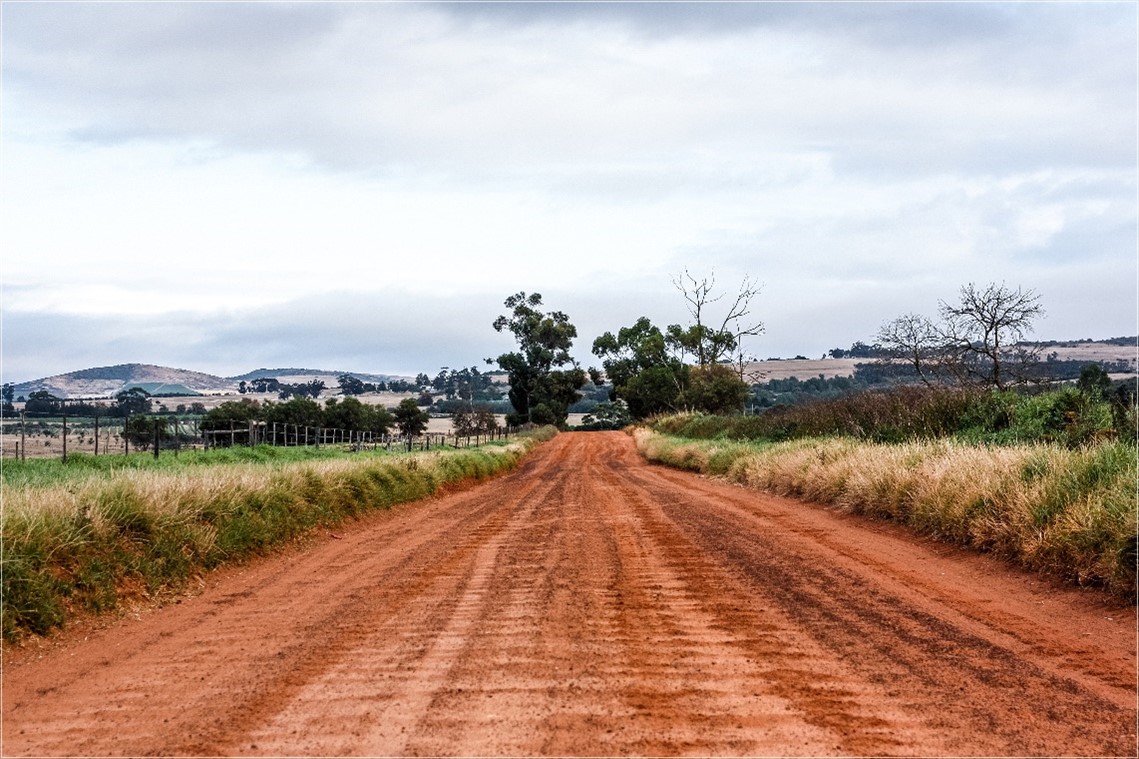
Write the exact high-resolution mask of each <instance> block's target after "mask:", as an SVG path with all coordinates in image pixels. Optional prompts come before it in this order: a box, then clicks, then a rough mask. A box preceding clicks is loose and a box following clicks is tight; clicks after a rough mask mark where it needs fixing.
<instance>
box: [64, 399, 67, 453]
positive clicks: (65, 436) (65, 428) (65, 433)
mask: <svg viewBox="0 0 1139 759" xmlns="http://www.w3.org/2000/svg"><path fill="white" fill-rule="evenodd" d="M63 460H64V461H67V412H66V411H64V412H63Z"/></svg>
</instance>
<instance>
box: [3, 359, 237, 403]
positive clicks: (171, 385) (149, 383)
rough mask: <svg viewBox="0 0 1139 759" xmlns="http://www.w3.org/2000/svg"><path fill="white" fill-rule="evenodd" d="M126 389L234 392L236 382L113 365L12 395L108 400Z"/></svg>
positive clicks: (19, 388) (20, 387) (22, 386)
mask: <svg viewBox="0 0 1139 759" xmlns="http://www.w3.org/2000/svg"><path fill="white" fill-rule="evenodd" d="M128 387H141V388H142V389H144V390H146V391H147V392H148V393H151V394H152V395H158V394H165V395H181V394H186V395H196V394H199V393H230V392H237V383H236V382H234V381H232V380H229V379H226V378H225V377H217V376H214V375H213V374H205V373H203V372H193V371H189V370H187V369H173V368H171V367H168V366H155V365H153V364H116V365H115V366H100V367H95V368H92V369H81V370H79V371H76V372H69V373H67V374H57V375H55V376H54V377H44V378H43V379H38V380H33V381H32V382H21V383H19V384H17V385H15V393H16V395H17V396H21V395H22V396H24V397H27V396H28V395H30V394H31V393H34V392H37V391H40V390H46V391H47V392H49V393H51V394H52V395H54V396H56V397H57V398H109V397H111V396H113V395H114V394H115V393H117V392H119V391H120V390H124V389H126V388H128ZM187 391H188V392H187Z"/></svg>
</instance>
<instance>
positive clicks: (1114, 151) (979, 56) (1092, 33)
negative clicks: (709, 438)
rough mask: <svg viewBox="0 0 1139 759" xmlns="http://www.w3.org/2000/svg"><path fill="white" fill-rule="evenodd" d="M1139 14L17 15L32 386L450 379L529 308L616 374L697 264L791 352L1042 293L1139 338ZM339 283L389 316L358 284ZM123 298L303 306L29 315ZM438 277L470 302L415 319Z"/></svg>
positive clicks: (456, 7) (3, 239)
mask: <svg viewBox="0 0 1139 759" xmlns="http://www.w3.org/2000/svg"><path fill="white" fill-rule="evenodd" d="M1137 10H1139V9H1137V8H1136V6H1135V5H1134V4H1123V3H1096V4H1090V3H1089V4H1079V3H1075V4H1073V3H994V4H977V3H911V4H903V3H865V4H862V3H837V4H836V3H723V4H719V3H699V4H697V3H692V4H688V3H661V4H640V3H555V4H543V3H475V4H464V3H444V4H427V3H425V4H399V3H391V4H389V3H377V4H371V3H299V4H293V3H248V4H242V3H224V4H216V3H79V4H57V3H42V4H37V3H20V4H15V5H10V6H6V7H5V10H4V21H5V24H4V29H3V43H4V68H3V72H2V75H3V86H4V95H5V114H4V116H5V118H4V124H3V129H4V137H5V150H6V164H7V165H6V171H7V174H8V177H9V178H8V179H6V180H3V181H5V182H6V186H5V188H4V190H5V192H6V193H8V196H9V197H13V198H16V199H17V200H20V198H21V197H28V195H27V193H29V192H31V191H32V190H33V189H34V191H35V192H36V193H38V194H37V195H36V197H37V198H41V201H40V205H39V206H38V208H36V209H26V208H25V209H24V210H25V211H38V212H36V213H32V212H28V213H23V214H13V215H11V216H9V218H8V219H6V224H5V226H6V227H7V228H6V229H5V230H0V244H2V245H3V246H4V248H5V251H6V254H7V255H10V256H12V258H10V259H9V263H8V265H7V266H8V268H7V276H6V277H5V279H6V280H7V281H5V282H4V287H5V290H6V293H7V295H8V296H9V300H8V303H7V304H6V305H5V307H4V338H5V346H4V360H5V368H4V372H5V374H6V375H9V374H11V375H12V376H13V377H15V378H16V379H28V378H29V377H27V376H25V375H27V374H29V373H31V374H36V373H39V374H46V373H50V372H54V371H66V370H70V369H74V368H80V366H84V365H90V364H95V363H101V364H108V363H118V362H125V361H150V362H154V363H168V364H175V365H186V366H188V367H189V368H200V369H203V370H207V371H215V372H225V373H236V372H240V371H244V370H246V369H249V368H252V367H253V366H254V365H272V364H290V365H295V364H299V363H310V364H318V365H321V366H326V367H333V368H347V369H352V370H359V371H369V370H371V371H419V370H424V371H429V370H432V369H433V368H437V366H438V365H443V364H450V363H468V364H469V363H474V362H477V361H478V360H480V359H481V358H483V357H484V355H494V354H496V353H497V352H499V351H501V350H503V349H505V347H504V343H503V342H502V340H503V338H502V336H499V335H496V334H494V333H493V330H490V329H489V323H490V321H492V320H493V318H494V316H495V315H496V314H497V313H498V309H497V308H496V307H497V306H499V304H500V303H501V300H502V298H503V297H505V295H506V294H509V293H510V292H513V291H514V290H518V289H528V290H533V289H538V290H540V291H542V292H543V293H544V294H546V295H547V296H548V301H549V302H550V304H551V306H552V307H561V308H564V309H565V310H567V311H568V312H569V313H570V314H571V317H574V319H575V321H576V322H577V323H578V325H579V329H580V332H581V338H580V339H579V345H578V354H577V355H578V357H579V359H580V360H582V362H583V363H588V362H589V360H590V358H591V357H590V356H589V351H588V347H589V343H590V342H591V341H592V338H593V337H595V336H596V335H597V334H600V333H601V332H603V331H605V330H612V329H617V328H619V327H620V326H623V325H625V324H629V323H631V322H632V321H633V320H634V319H635V318H637V317H638V316H640V315H647V316H650V317H651V318H653V320H654V321H656V322H658V323H661V324H667V323H670V322H675V321H681V320H682V319H683V318H684V313H683V310H682V309H680V308H679V306H680V302H679V301H678V300H676V299H675V293H673V292H672V290H671V287H670V285H669V284H668V275H669V274H670V273H675V272H676V271H677V270H679V269H680V268H681V267H682V266H684V265H688V266H691V267H692V268H694V269H698V270H708V269H711V268H716V269H717V271H720V272H721V273H722V274H723V275H724V277H725V281H731V280H732V279H733V278H735V277H738V276H739V275H741V274H742V273H745V272H746V273H751V274H753V275H755V276H757V277H758V278H759V279H761V280H763V281H765V282H767V283H768V289H767V290H766V291H765V294H764V296H763V298H762V310H763V313H762V314H761V318H764V319H765V320H766V321H767V322H768V327H769V329H768V335H767V336H766V337H765V338H764V339H763V340H762V341H761V342H760V345H759V346H757V348H756V352H758V353H761V354H765V355H787V354H793V353H798V352H805V353H808V354H812V353H816V352H821V351H822V350H825V349H827V348H830V347H835V346H836V345H841V344H843V343H847V344H848V343H849V342H852V341H853V340H855V339H864V338H865V337H867V335H868V334H869V332H872V331H873V329H874V328H876V327H877V325H878V324H879V323H881V322H882V321H883V320H884V319H886V318H889V317H891V316H893V315H896V313H898V312H900V311H902V310H926V311H928V310H931V309H932V307H933V304H935V303H936V299H937V298H939V297H947V296H949V295H952V289H953V287H955V286H956V284H957V283H962V282H966V281H970V280H973V281H987V280H992V279H995V280H1000V279H1005V280H1008V281H1011V282H1018V283H1020V284H1023V285H1024V286H1027V287H1036V288H1038V289H1040V290H1041V292H1042V293H1044V294H1045V297H1046V305H1047V307H1048V308H1049V312H1050V313H1051V314H1052V317H1051V318H1050V322H1049V325H1048V329H1049V330H1050V331H1054V334H1057V335H1067V334H1069V331H1070V330H1075V331H1076V333H1077V334H1079V333H1085V332H1088V333H1095V332H1096V331H1097V330H1101V331H1102V332H1105V333H1116V332H1122V331H1128V330H1130V329H1132V327H1131V326H1130V325H1133V322H1134V302H1135V293H1134V280H1135V276H1134V273H1135V264H1134V261H1135V227H1136V215H1137V214H1136V209H1135V205H1134V198H1135V192H1136V175H1135V165H1136V158H1137V157H1136V145H1135V132H1136V89H1137V87H1136V72H1135V66H1134V60H1135V45H1136V37H1135V30H1136V13H1137ZM44 156H47V158H45V157H44ZM250 156H253V159H251V158H250ZM77 157H78V158H82V159H86V158H91V160H90V161H87V160H72V159H77ZM123 158H131V159H132V160H129V161H121V163H122V164H123V165H125V166H126V167H125V168H123V169H122V171H121V174H120V171H119V169H118V167H119V166H120V159H123ZM80 164H81V165H82V166H84V167H88V168H87V169H86V170H87V171H88V174H87V175H84V176H79V175H78V174H77V172H79V171H81V170H80V169H76V168H74V167H75V166H77V165H80ZM151 164H153V168H150V166H151ZM187 166H191V167H194V168H197V167H202V169H203V170H202V171H201V172H193V171H188V170H187V171H184V169H185V168H186V167H187ZM267 166H268V167H272V168H266V167H267ZM13 167H18V172H17V171H16V170H15V169H14V168H13ZM148 171H152V172H154V173H153V174H152V175H151V174H148V173H147V172H148ZM103 172H110V174H106V175H105V174H104V173H103ZM226 172H232V173H226ZM111 174H113V176H112V175H111ZM13 177H15V178H14V179H13ZM171 177H174V179H171ZM282 178H283V179H282ZM183 180H184V181H185V186H179V185H178V182H179V181H183ZM14 183H15V184H14ZM123 188H129V190H130V191H131V192H135V193H137V194H134V195H129V194H128V193H127V192H125V191H124V189H123ZM116 189H117V191H118V192H121V193H123V195H124V198H121V199H118V200H116V197H115V196H114V195H113V193H114V192H115V191H116ZM128 195H129V196H128ZM143 206H145V208H144V207H143ZM143 213H145V214H148V216H147V217H146V218H138V216H139V214H143ZM69 230H70V231H69ZM74 230H78V232H74ZM583 230H584V233H583ZM444 232H445V233H449V234H443V233H444ZM297 240H301V241H302V242H300V243H298V242H297ZM567 240H570V241H571V242H570V243H567V242H566V241H567ZM646 241H647V242H646ZM574 246H576V247H574ZM650 246H652V247H653V248H654V249H653V250H648V247H650ZM12 251H15V252H14V253H13V252H12ZM283 251H288V253H285V252H283ZM164 254H169V255H170V258H171V260H170V261H166V260H164V258H163V255H164ZM289 254H291V255H293V256H296V257H300V258H302V259H303V261H304V263H303V264H298V263H297V262H295V261H290V260H285V259H286V256H287V255H289ZM32 259H34V260H37V261H49V260H50V261H52V262H53V263H54V264H55V266H54V268H49V267H36V266H31V265H25V264H24V263H23V262H26V261H28V260H32ZM12 261H16V262H17V265H13V264H12V263H11V262H12ZM180 262H201V268H200V270H194V271H187V269H186V268H185V266H184V265H183V264H182V263H180ZM623 262H624V263H626V265H624V266H619V265H617V264H621V263H623ZM628 262H635V265H628ZM180 266H181V267H182V268H180ZM336 266H341V267H343V270H344V274H343V275H342V276H343V277H344V282H345V284H346V285H351V286H352V287H353V288H354V289H355V290H357V291H363V292H356V293H355V294H345V293H335V294H333V293H329V292H328V290H330V289H338V288H339V285H338V284H337V280H336V279H335V277H330V276H328V273H329V272H332V273H333V274H337V272H336V270H335V269H334V268H333V267H336ZM306 267H307V268H306ZM317 267H319V269H320V273H321V274H322V275H323V276H320V277H317V276H316V274H315V273H314V272H313V269H314V268H317ZM12 272H16V274H17V275H18V276H14V275H13V274H12ZM338 276H340V275H338ZM575 276H576V277H577V281H571V279H573V278H574V277H575ZM100 277H103V279H100ZM250 277H252V278H257V279H256V284H257V285H258V287H257V288H254V287H253V285H252V284H250V285H248V286H247V287H245V286H243V283H250V282H253V280H251V279H243V278H250ZM476 277H477V280H478V281H477V284H472V280H474V279H475V278H476ZM496 280H497V281H498V282H500V283H501V285H502V287H501V291H500V292H491V293H490V294H488V291H489V290H490V289H492V288H490V287H488V284H487V283H488V281H490V282H494V281H496ZM88 281H90V283H91V286H92V287H99V286H100V285H102V286H104V287H105V288H106V289H107V290H108V291H109V292H110V293H111V294H112V296H114V294H115V293H117V292H119V290H121V289H127V290H130V289H132V288H133V289H135V290H138V291H140V292H143V291H145V292H148V293H158V296H157V297H154V296H152V298H151V299H152V300H154V301H155V302H158V303H161V299H162V294H163V293H165V292H169V291H177V288H179V287H183V288H184V289H186V290H193V291H195V292H200V293H201V294H202V297H201V300H202V302H203V303H205V302H209V303H218V302H229V299H230V298H231V297H240V296H241V295H242V291H243V289H248V290H253V289H257V293H256V295H257V297H258V298H260V299H261V300H262V301H263V300H264V299H265V298H266V297H268V296H266V293H273V297H274V298H275V299H276V300H278V301H280V300H285V301H287V303H286V304H285V305H277V306H264V307H258V308H246V309H243V310H239V311H231V312H225V313H222V312H218V311H210V310H208V308H207V307H206V306H202V307H201V310H200V311H198V312H190V311H174V312H171V313H161V312H162V311H163V307H162V306H161V305H159V306H154V307H151V306H147V307H145V308H143V307H141V306H139V307H138V308H136V310H137V311H139V312H140V314H139V315H133V316H126V315H115V314H114V313H113V311H114V307H113V306H106V305H104V306H103V307H104V309H105V311H104V314H103V315H98V314H95V315H91V316H84V317H83V318H79V317H76V316H71V315H67V314H59V313H50V312H48V311H46V310H44V309H46V308H47V306H44V305H43V303H42V302H41V303H40V304H39V305H38V306H35V305H30V304H35V302H36V298H37V297H40V300H41V301H46V300H51V298H49V296H52V295H53V293H55V300H52V302H51V304H50V307H51V308H64V307H65V306H66V305H68V304H63V305H60V304H59V303H56V302H55V301H56V300H65V299H67V298H71V297H73V295H72V294H73V293H76V292H79V288H80V287H81V286H82V285H85V284H86V283H87V282H88ZM392 282H396V283H400V286H399V287H398V288H395V289H393V285H392V284H391V283H392ZM947 283H949V284H948V285H947ZM1097 283H1106V284H1103V285H1102V287H1103V288H1107V289H1108V290H1110V296H1109V297H1103V298H1101V297H1096V295H1095V293H1096V292H1097V287H1099V286H1100V285H1099V284H1097ZM551 284H555V285H557V286H558V288H557V289H555V288H551V287H550V285H551ZM432 285H437V286H438V288H439V290H440V291H441V292H444V291H445V292H461V293H464V295H463V296H461V297H459V298H444V297H439V296H422V297H421V296H412V295H410V294H409V293H410V292H411V290H412V289H415V290H417V291H427V290H430V289H431V286H432ZM64 286H66V288H65V287H64ZM385 287H386V288H387V290H385V289H384V288H385ZM115 288H119V290H116V289H115ZM571 288H577V289H573V290H571ZM947 288H948V289H949V291H950V292H946V289H947ZM1128 288H1131V293H1130V294H1131V298H1130V300H1129V299H1128V298H1127V295H1128ZM396 290H398V291H396ZM59 293H65V294H64V295H60V294H59ZM278 293H279V294H278ZM250 295H252V294H250ZM89 300H90V301H91V302H92V303H95V304H98V303H99V301H100V298H99V297H91V298H90V299H89ZM107 300H112V301H113V297H112V298H110V299H103V302H104V303H106V302H107ZM140 300H141V298H140ZM13 303H15V304H16V306H13V305H12V304H13ZM923 304H929V306H928V308H927V307H923ZM70 307H71V309H72V310H75V309H76V306H75V305H74V304H70ZM179 307H180V308H181V307H184V304H183V305H180V306H179ZM211 307H212V306H211ZM33 308H39V309H40V310H38V311H36V310H32V309H33ZM167 308H168V307H167ZM107 309H109V310H110V311H111V313H110V315H108V314H107V313H106V310H107ZM146 314H149V315H146ZM1114 325H1124V326H1122V327H1119V326H1114ZM1081 336H1083V335H1082V334H1081ZM496 340H497V342H496ZM37 366H43V367H45V368H44V369H42V370H39V369H36V368H35V367H37Z"/></svg>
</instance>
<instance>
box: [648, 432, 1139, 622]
mask: <svg viewBox="0 0 1139 759" xmlns="http://www.w3.org/2000/svg"><path fill="white" fill-rule="evenodd" d="M634 436H635V438H636V441H637V448H638V450H640V451H641V453H642V454H643V455H644V456H645V457H646V458H648V459H649V460H650V461H656V462H660V463H663V464H667V465H670V466H674V467H679V468H683V469H688V470H691V471H696V472H701V473H704V474H710V475H717V476H721V477H724V478H726V479H728V480H729V481H731V482H735V483H738V484H740V485H744V486H746V487H750V488H755V489H759V490H765V491H769V492H773V493H777V494H780V495H787V496H795V497H799V498H804V499H807V500H811V501H815V502H818V503H824V504H830V505H833V506H837V507H839V508H841V509H843V510H846V511H849V512H851V513H855V514H866V515H870V516H874V517H880V518H885V519H890V520H893V521H895V522H898V523H900V524H904V525H908V526H910V527H912V528H914V529H915V530H917V531H919V532H921V533H923V534H927V535H932V536H935V537H937V538H939V539H943V540H947V541H951V542H954V543H957V544H959V545H964V546H969V547H972V548H976V549H980V550H984V551H989V552H992V553H995V554H998V555H1000V556H1002V557H1005V558H1007V559H1010V560H1012V561H1014V562H1016V563H1018V564H1020V565H1022V566H1024V567H1027V568H1029V569H1033V570H1039V571H1043V572H1046V573H1048V574H1052V575H1055V576H1059V577H1063V578H1065V579H1068V580H1072V581H1075V582H1077V583H1080V584H1082V585H1097V586H1101V587H1103V588H1105V589H1106V590H1107V591H1108V592H1109V593H1111V594H1112V595H1114V596H1117V597H1119V598H1121V599H1122V598H1128V599H1130V600H1131V601H1132V602H1134V600H1135V594H1136V531H1137V529H1139V528H1137V525H1136V481H1137V476H1139V474H1137V454H1136V449H1135V447H1134V446H1133V445H1129V444H1125V443H1105V444H1100V445H1096V446H1090V447H1086V448H1078V449H1068V448H1064V447H1061V446H1047V445H1033V446H1009V447H985V446H976V445H968V444H965V443H961V442H958V441H950V440H942V441H933V442H909V443H901V444H896V445H887V444H879V443H869V442H864V441H857V440H852V439H849V438H823V439H802V440H794V441H787V442H779V443H740V442H731V441H724V440H719V441H715V440H688V439H683V438H677V437H673V436H669V435H664V434H661V433H657V432H652V431H650V430H647V429H644V428H639V429H637V430H636V431H635V432H634Z"/></svg>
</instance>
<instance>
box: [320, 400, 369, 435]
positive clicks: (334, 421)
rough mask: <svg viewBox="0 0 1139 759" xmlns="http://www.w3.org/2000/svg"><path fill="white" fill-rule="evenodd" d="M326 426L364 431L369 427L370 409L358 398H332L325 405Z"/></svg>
mask: <svg viewBox="0 0 1139 759" xmlns="http://www.w3.org/2000/svg"><path fill="white" fill-rule="evenodd" d="M324 426H326V427H332V428H334V429H341V430H364V429H365V428H367V426H368V407H367V406H365V405H364V404H363V403H361V402H360V401H359V399H357V398H352V397H348V398H340V399H337V398H330V399H328V400H327V401H325V403H324Z"/></svg>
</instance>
